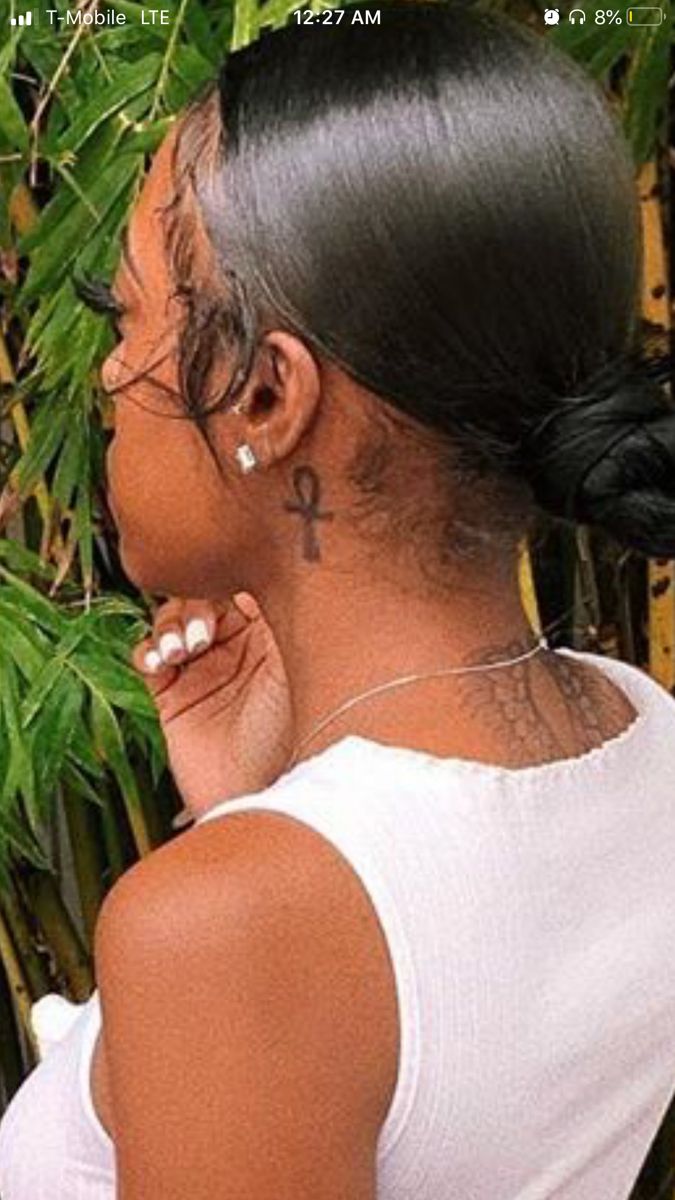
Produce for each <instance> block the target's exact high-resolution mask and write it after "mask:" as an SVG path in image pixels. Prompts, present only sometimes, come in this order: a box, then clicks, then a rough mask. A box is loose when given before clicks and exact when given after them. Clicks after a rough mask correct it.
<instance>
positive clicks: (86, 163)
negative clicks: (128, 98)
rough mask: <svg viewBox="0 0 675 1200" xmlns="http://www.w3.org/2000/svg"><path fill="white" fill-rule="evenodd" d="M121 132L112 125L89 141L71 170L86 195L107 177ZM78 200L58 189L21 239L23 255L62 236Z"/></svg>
mask: <svg viewBox="0 0 675 1200" xmlns="http://www.w3.org/2000/svg"><path fill="white" fill-rule="evenodd" d="M121 133H122V131H121V129H119V128H116V127H115V125H114V124H113V123H112V122H110V123H109V124H105V125H103V126H102V128H101V129H99V130H98V132H97V133H96V135H95V136H94V137H92V138H90V140H89V141H88V142H87V144H86V146H85V147H84V149H83V150H82V152H81V154H80V155H79V157H78V160H77V162H76V164H75V165H74V167H73V169H72V173H73V178H74V179H76V180H77V184H78V187H80V188H81V190H82V191H83V192H85V193H86V194H87V195H88V194H89V190H90V188H92V187H93V186H94V184H95V183H96V181H97V179H99V178H100V177H101V174H104V173H105V171H106V169H107V165H108V163H109V162H110V159H111V157H112V155H113V153H114V151H115V149H116V147H117V144H118V142H119V140H120V137H121ZM77 203H78V202H77V198H76V196H75V195H74V193H73V192H72V191H71V190H70V188H67V187H57V189H56V192H55V194H54V196H53V197H52V199H51V200H50V201H49V202H48V203H47V204H46V205H45V207H44V208H43V209H42V210H41V212H40V216H39V218H38V221H37V224H36V225H35V226H34V227H33V229H31V230H30V231H28V232H27V233H24V234H22V236H21V238H20V239H19V250H20V252H21V254H30V253H32V251H33V250H35V249H36V247H38V246H42V245H44V244H45V243H49V242H50V241H52V239H53V238H55V237H56V238H58V237H60V235H61V223H62V222H63V220H64V218H65V217H66V216H67V215H68V214H69V213H70V212H71V211H72V210H73V209H74V208H75V206H76V205H77Z"/></svg>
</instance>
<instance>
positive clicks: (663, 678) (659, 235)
mask: <svg viewBox="0 0 675 1200" xmlns="http://www.w3.org/2000/svg"><path fill="white" fill-rule="evenodd" d="M638 188H639V195H640V207H641V211H642V230H643V243H644V279H643V306H642V307H643V313H644V315H645V317H646V318H647V320H648V321H651V322H652V323H653V324H654V325H660V326H662V327H663V329H664V330H667V329H668V327H669V324H670V308H669V300H668V270H667V265H666V253H665V246H664V238H663V220H662V214H661V203H660V198H659V192H658V172H657V167H656V163H654V162H649V163H645V165H644V166H643V167H642V169H641V171H640V175H639V179H638ZM647 572H648V589H649V601H648V604H649V608H648V623H649V673H650V675H652V676H653V677H654V679H656V680H657V681H658V682H659V683H662V684H663V686H664V687H666V688H668V690H669V691H671V692H672V691H673V690H674V689H675V560H673V559H663V558H655V559H648V561H647Z"/></svg>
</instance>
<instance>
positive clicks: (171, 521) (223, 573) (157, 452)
mask: <svg viewBox="0 0 675 1200" xmlns="http://www.w3.org/2000/svg"><path fill="white" fill-rule="evenodd" d="M174 139H175V132H172V133H171V134H170V135H169V137H168V138H167V140H166V141H165V142H164V143H163V145H162V146H161V148H160V150H159V151H158V153H157V155H156V156H155V159H154V161H153V164H152V168H151V170H150V172H149V174H148V176H147V179H146V181H145V185H144V187H143V191H142V193H141V196H140V198H139V200H138V203H137V204H136V207H135V208H134V211H133V214H132V217H131V221H130V224H129V228H128V234H127V241H126V248H125V253H124V254H123V257H122V262H121V265H120V268H119V271H118V274H117V277H116V279H115V284H114V294H115V297H116V299H117V300H118V301H119V302H120V304H121V306H122V308H123V310H124V311H123V313H122V315H121V316H120V318H119V330H120V336H121V340H120V342H119V344H118V345H117V346H116V348H115V349H114V350H113V352H112V353H111V354H110V355H109V357H108V358H107V360H106V362H105V363H104V366H103V369H102V381H103V386H104V387H105V389H106V391H109V392H111V393H113V396H114V438H113V440H112V442H111V444H110V447H109V450H108V456H107V464H108V481H109V492H108V495H109V501H110V507H111V510H112V512H113V515H114V517H115V521H116V524H117V526H118V530H119V534H120V556H121V560H122V564H123V566H124V569H125V571H126V573H127V574H128V576H129V578H130V579H132V580H133V581H134V582H135V583H136V584H137V585H138V586H139V587H142V588H144V589H145V590H147V591H151V592H159V593H165V594H167V595H168V594H170V595H184V596H204V597H206V596H208V595H216V594H217V595H220V594H222V592H223V589H226V590H229V588H230V586H231V585H232V584H233V583H235V584H236V581H234V580H232V579H231V578H230V576H229V573H228V562H230V561H236V544H237V541H238V540H239V538H240V537H241V538H243V537H244V530H243V528H241V526H242V517H241V515H240V516H239V517H237V513H238V512H239V511H240V506H239V505H238V504H236V501H235V496H236V484H234V483H233V488H232V492H231V493H230V491H229V490H226V489H225V488H224V487H223V481H222V479H221V477H220V476H219V474H218V472H217V470H216V467H215V464H214V462H213V460H212V458H211V456H210V454H209V452H208V448H207V446H206V444H205V441H204V439H203V437H202V435H201V434H200V432H199V430H198V428H197V427H196V425H195V424H194V423H193V422H192V421H191V420H187V419H184V420H172V419H170V418H171V417H173V416H175V415H176V414H179V413H182V412H183V411H184V409H183V408H182V405H181V401H180V398H179V395H178V392H179V376H178V364H177V329H178V324H179V320H180V317H181V311H182V310H181V304H180V302H179V301H178V300H176V299H175V298H173V296H172V293H173V292H174V291H175V284H174V282H173V280H172V278H171V275H170V271H169V262H168V258H167V250H166V247H165V238H164V225H163V220H164V212H165V209H166V207H167V205H168V204H169V203H170V201H171V200H172V199H173V197H174V191H175V189H174V183H173V177H172V170H171V154H172V149H173V142H174ZM219 421H220V422H221V423H222V422H227V416H225V415H222V416H221V417H220V418H219ZM220 428H221V430H222V428H223V426H222V424H221V427H220ZM232 453H233V450H232ZM229 474H230V475H234V474H235V472H232V471H230V472H229ZM225 534H226V535H227V536H225Z"/></svg>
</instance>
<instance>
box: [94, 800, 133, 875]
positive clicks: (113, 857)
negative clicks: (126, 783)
mask: <svg viewBox="0 0 675 1200" xmlns="http://www.w3.org/2000/svg"><path fill="white" fill-rule="evenodd" d="M98 789H99V792H100V794H101V797H102V799H103V800H104V802H105V808H102V809H101V831H102V833H103V842H104V845H105V851H106V855H107V858H108V864H109V873H110V880H109V882H108V888H110V887H112V886H113V884H114V883H115V882H116V881H117V880H118V879H119V877H120V875H123V874H124V872H125V871H126V869H127V860H126V855H125V853H124V845H123V841H122V831H121V829H120V823H119V821H118V819H117V816H116V813H115V805H114V802H113V796H112V789H111V787H110V784H109V783H108V782H107V781H105V782H104V781H101V783H99V785H98Z"/></svg>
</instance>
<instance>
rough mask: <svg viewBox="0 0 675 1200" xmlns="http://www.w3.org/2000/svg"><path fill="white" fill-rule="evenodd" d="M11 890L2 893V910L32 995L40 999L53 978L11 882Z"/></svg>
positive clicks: (0, 904) (49, 987)
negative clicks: (39, 950) (41, 955)
mask: <svg viewBox="0 0 675 1200" xmlns="http://www.w3.org/2000/svg"><path fill="white" fill-rule="evenodd" d="M10 885H11V890H9V891H8V890H7V889H5V890H4V891H3V892H2V895H0V910H1V911H2V913H3V916H4V918H5V921H6V923H7V926H8V928H9V930H10V933H11V936H12V940H13V942H14V945H15V946H16V951H17V954H18V956H19V959H20V961H21V966H22V968H23V972H24V975H25V977H26V982H27V984H28V988H29V991H30V993H31V995H32V996H34V997H35V998H36V999H39V997H40V996H44V995H45V993H46V992H48V991H50V990H51V987H52V980H51V979H50V977H49V971H48V970H47V966H46V964H45V962H44V961H43V959H42V958H41V957H40V954H39V952H38V949H37V946H36V940H35V936H34V933H33V930H32V929H31V927H30V922H29V920H28V917H27V916H26V913H25V911H24V909H23V906H22V904H21V898H20V895H19V893H18V891H17V890H16V888H15V887H14V885H13V884H12V883H11V880H10Z"/></svg>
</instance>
